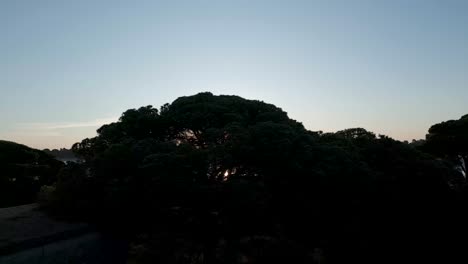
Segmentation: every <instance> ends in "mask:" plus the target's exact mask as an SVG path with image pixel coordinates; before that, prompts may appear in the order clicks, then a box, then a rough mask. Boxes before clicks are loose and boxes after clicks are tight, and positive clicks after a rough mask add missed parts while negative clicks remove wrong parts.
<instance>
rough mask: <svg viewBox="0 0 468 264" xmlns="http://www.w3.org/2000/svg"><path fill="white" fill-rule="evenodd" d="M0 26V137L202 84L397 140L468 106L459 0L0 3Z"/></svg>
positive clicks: (467, 17) (98, 120) (70, 133)
mask: <svg viewBox="0 0 468 264" xmlns="http://www.w3.org/2000/svg"><path fill="white" fill-rule="evenodd" d="M0 33H1V34H0V92H1V93H0V138H1V139H8V140H13V141H17V142H20V143H23V144H27V145H30V146H33V147H38V148H45V147H49V148H55V147H70V146H71V144H72V143H74V142H76V141H79V140H81V139H83V138H85V137H90V136H94V135H95V130H96V128H97V127H98V126H99V125H100V124H103V123H107V122H110V121H113V120H116V119H117V118H118V117H119V116H120V114H121V113H122V112H123V111H125V110H126V109H129V108H135V107H139V106H143V105H148V104H151V105H154V106H157V107H159V106H160V105H162V104H164V103H166V102H172V101H173V100H174V99H176V98H177V97H179V96H183V95H192V94H195V93H198V92H201V91H211V92H213V93H214V94H236V95H240V96H242V97H245V98H249V99H261V100H263V101H266V102H270V103H273V104H275V105H277V106H280V107H281V108H283V109H284V110H285V111H287V112H288V113H289V115H290V117H292V118H294V119H296V120H299V121H301V122H302V123H303V124H304V125H305V126H306V127H307V128H308V129H311V130H323V131H336V130H340V129H344V128H350V127H364V128H366V129H368V130H371V131H374V132H376V133H382V134H386V135H389V136H391V137H394V138H396V139H401V140H403V139H408V140H411V139H413V138H416V139H417V138H423V137H424V135H425V133H426V131H427V129H428V128H429V126H430V125H431V124H434V123H436V122H440V121H443V120H447V119H457V118H459V117H460V116H461V115H463V114H467V113H468V1H448V0H440V1H431V0H411V1H409V0H388V1H383V0H382V1H379V0H368V1H364V0H363V1H360V0H356V1H348V0H343V1H330V0H324V1H312V0H305V1H294V0H284V1H275V0H265V1H263V0H257V1H256V0H236V1H234V0H227V1H222V0H213V1H198V0H187V1H178V0H170V1H157V0H148V1H137V0H135V1H117V0H113V1H99V0H90V1H85V0H80V1H75V0H73V1H66V0H57V1H47V0H41V1H37V0H30V1H24V0H2V1H0Z"/></svg>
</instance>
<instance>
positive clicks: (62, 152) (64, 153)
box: [42, 148, 77, 160]
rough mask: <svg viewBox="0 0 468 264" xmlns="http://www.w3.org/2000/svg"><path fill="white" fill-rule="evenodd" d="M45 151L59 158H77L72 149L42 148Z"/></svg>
mask: <svg viewBox="0 0 468 264" xmlns="http://www.w3.org/2000/svg"><path fill="white" fill-rule="evenodd" d="M42 151H44V152H45V153H47V154H49V155H51V156H54V157H55V158H56V159H58V160H76V159H77V157H76V155H75V153H73V151H72V150H71V149H66V148H61V149H52V150H51V149H44V150H42Z"/></svg>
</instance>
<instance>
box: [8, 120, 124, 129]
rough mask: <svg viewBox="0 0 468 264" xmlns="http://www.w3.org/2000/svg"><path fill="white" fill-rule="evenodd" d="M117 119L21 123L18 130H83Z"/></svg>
mask: <svg viewBox="0 0 468 264" xmlns="http://www.w3.org/2000/svg"><path fill="white" fill-rule="evenodd" d="M117 120H118V118H117V117H110V118H100V119H94V120H90V121H79V122H55V123H51V122H37V123H36V122H35V123H19V124H18V125H17V126H16V129H18V130H23V131H25V130H26V131H30V130H33V131H38V130H39V131H43V130H61V129H71V128H83V127H99V126H102V125H105V124H109V123H112V122H115V121H117Z"/></svg>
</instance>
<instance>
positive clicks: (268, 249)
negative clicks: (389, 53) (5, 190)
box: [44, 93, 463, 263]
mask: <svg viewBox="0 0 468 264" xmlns="http://www.w3.org/2000/svg"><path fill="white" fill-rule="evenodd" d="M97 132H98V135H97V136H96V137H94V138H91V139H85V140H83V141H81V142H80V143H76V144H75V145H74V146H73V150H74V151H75V153H77V154H78V155H80V156H81V157H83V158H84V159H85V160H86V162H84V163H82V164H70V165H68V166H67V167H66V168H65V169H64V170H62V171H61V173H60V174H59V176H58V181H57V183H56V184H55V185H54V186H53V187H50V188H49V189H47V191H48V192H51V195H50V196H51V197H52V198H51V202H50V204H49V206H50V207H51V208H55V209H56V210H57V211H56V212H59V213H60V214H62V215H69V216H71V215H75V216H80V217H88V218H89V219H91V220H95V221H101V223H105V226H106V227H111V228H112V227H114V228H115V230H119V232H121V233H125V234H127V235H130V236H131V237H132V241H133V242H134V243H136V244H141V245H145V248H146V247H148V248H150V250H146V251H144V253H143V254H142V255H144V256H146V257H149V259H151V261H159V262H161V263H173V262H176V263H188V262H192V263H202V262H203V263H237V262H236V261H235V260H236V259H239V258H242V259H248V260H250V261H257V262H259V261H265V263H271V262H273V261H274V260H277V261H278V260H283V261H284V262H295V263H301V262H304V263H310V262H312V261H313V260H314V259H316V258H317V254H316V253H317V252H316V250H317V249H320V250H321V249H323V250H324V253H323V254H325V255H327V256H328V260H329V261H330V262H335V263H342V262H343V261H345V260H346V261H352V260H360V261H369V262H374V263H377V262H378V263H382V262H383V261H384V260H387V261H389V262H391V261H396V260H397V259H398V257H401V256H403V254H404V253H408V250H410V249H411V250H413V251H416V250H415V249H414V248H413V247H412V245H414V244H419V245H421V247H427V248H433V249H436V248H439V249H440V248H441V247H445V246H446V245H449V244H450V243H449V242H446V243H445V244H443V245H441V243H439V242H438V241H436V240H434V239H430V237H432V236H435V235H442V237H443V238H445V239H446V240H447V239H449V238H448V237H447V236H446V234H445V233H444V232H443V231H442V230H450V228H451V227H450V226H448V225H447V219H444V218H440V217H437V215H445V216H447V217H449V218H450V219H452V218H451V216H453V215H452V212H451V211H450V208H452V206H454V204H457V201H458V200H456V199H455V198H453V197H452V196H451V192H452V191H451V190H450V188H449V186H448V184H447V179H448V178H450V177H451V173H452V170H451V169H450V168H449V167H447V166H446V164H445V163H444V162H443V161H439V160H435V159H434V158H432V157H431V156H429V155H428V154H424V153H422V152H420V151H418V150H417V149H415V148H414V147H412V146H410V145H408V144H404V143H402V142H399V141H395V140H393V139H391V138H388V137H386V136H376V135H375V134H373V133H371V132H368V131H366V130H365V129H362V128H355V129H347V130H343V131H339V132H336V133H322V132H311V131H308V130H306V129H305V128H304V126H303V125H302V124H301V123H299V122H297V121H295V120H292V119H290V118H289V117H288V115H287V114H286V112H284V111H283V110H281V109H280V108H278V107H276V106H274V105H271V104H267V103H264V102H261V101H255V100H246V99H243V98H240V97H237V96H224V95H223V96H215V95H213V94H211V93H200V94H197V95H194V96H188V97H181V98H178V99H177V100H175V101H174V102H172V103H171V104H166V105H163V106H162V107H161V108H160V109H157V108H154V107H152V106H146V107H141V108H139V109H131V110H128V111H126V112H124V113H123V114H122V116H121V118H120V119H119V121H118V122H115V123H112V124H108V125H104V126H102V127H101V128H100V129H99V130H98V131H97ZM44 190H46V189H44ZM454 199H455V200H454ZM461 219H463V218H460V220H458V221H461ZM428 228H431V232H427V229H428ZM138 234H140V235H138ZM143 234H144V235H143ZM444 236H445V237H444ZM402 237H404V238H405V239H402ZM446 240H445V241H446ZM395 243H397V244H399V245H400V248H399V249H398V250H395V249H394V248H393V247H394V246H395ZM139 248H140V249H141V247H139ZM314 252H315V253H314ZM418 253H421V252H418ZM389 254H390V255H391V256H393V258H391V257H390V256H389ZM137 255H138V254H137ZM200 259H201V260H200ZM197 261H198V262H197ZM252 263H253V262H252Z"/></svg>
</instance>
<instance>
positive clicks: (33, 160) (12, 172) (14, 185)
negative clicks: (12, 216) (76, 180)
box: [0, 140, 63, 207]
mask: <svg viewBox="0 0 468 264" xmlns="http://www.w3.org/2000/svg"><path fill="white" fill-rule="evenodd" d="M62 166H63V163H62V162H60V161H57V160H55V159H54V158H53V157H52V156H50V155H47V154H46V153H44V152H42V151H39V150H35V149H31V148H29V147H26V146H24V145H20V144H16V143H14V142H9V141H3V140H0V207H7V206H14V205H20V204H26V203H32V202H34V201H35V200H36V196H37V192H38V191H39V188H40V187H41V186H43V185H48V184H49V185H50V184H53V183H54V182H55V181H56V179H57V178H56V176H57V173H58V172H59V170H60V169H61V167H62Z"/></svg>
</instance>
